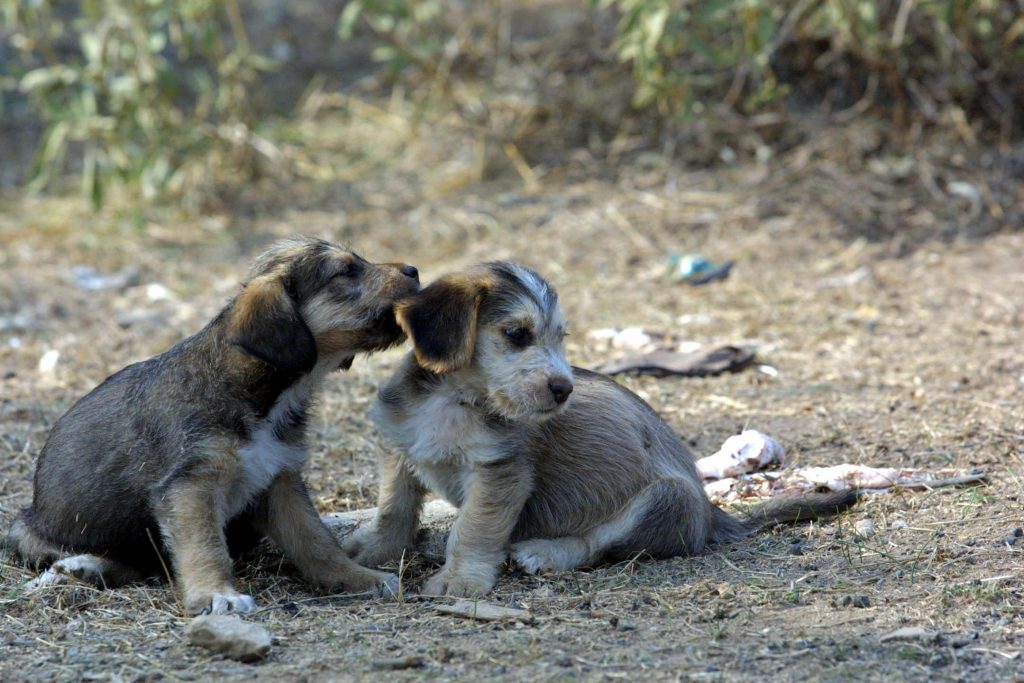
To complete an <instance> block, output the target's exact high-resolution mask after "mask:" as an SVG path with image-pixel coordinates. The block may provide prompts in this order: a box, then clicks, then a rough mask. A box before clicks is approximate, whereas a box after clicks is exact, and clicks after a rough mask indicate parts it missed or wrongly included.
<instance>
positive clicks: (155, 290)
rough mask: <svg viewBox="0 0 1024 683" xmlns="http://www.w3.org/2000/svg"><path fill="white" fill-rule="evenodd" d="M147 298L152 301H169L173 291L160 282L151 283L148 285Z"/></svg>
mask: <svg viewBox="0 0 1024 683" xmlns="http://www.w3.org/2000/svg"><path fill="white" fill-rule="evenodd" d="M146 298H147V299H149V300H150V301H154V302H155V301H167V300H168V299H170V298H171V290H169V289H167V288H166V287H164V286H163V285H162V284H160V283H159V282H151V283H150V284H148V285H146Z"/></svg>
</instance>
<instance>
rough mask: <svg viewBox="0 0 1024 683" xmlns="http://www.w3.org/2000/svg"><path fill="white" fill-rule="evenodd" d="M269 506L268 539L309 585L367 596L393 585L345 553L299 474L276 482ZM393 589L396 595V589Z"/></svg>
mask: <svg viewBox="0 0 1024 683" xmlns="http://www.w3.org/2000/svg"><path fill="white" fill-rule="evenodd" d="M267 506H268V510H267V517H266V523H265V531H266V534H267V536H269V537H270V538H271V539H272V540H273V541H274V542H275V543H276V544H277V545H278V546H279V547H280V548H281V549H282V550H283V551H284V553H285V555H286V556H288V557H289V558H290V559H291V560H292V562H294V563H295V565H296V566H297V567H298V568H299V571H301V572H302V575H303V576H304V577H305V578H306V580H307V581H309V582H310V583H312V584H314V585H317V586H320V587H321V588H324V589H327V590H332V591H334V590H344V591H350V592H366V591H376V590H377V588H378V587H379V586H381V585H382V584H385V583H387V582H389V581H391V577H390V575H388V574H385V573H384V572H378V571H373V570H371V569H367V568H365V567H361V566H359V565H358V564H356V563H355V562H354V561H352V560H351V559H350V558H349V556H348V555H346V554H345V553H344V552H343V551H342V549H341V547H340V546H339V545H338V542H337V541H336V540H335V538H334V536H333V535H332V534H331V532H330V531H329V530H328V529H327V527H326V526H324V523H323V522H322V521H321V520H320V516H319V515H318V514H317V512H316V508H314V507H313V504H312V502H311V501H310V499H309V495H308V493H307V492H306V486H305V484H304V483H303V481H302V478H301V477H300V476H299V475H298V474H297V473H294V472H285V473H283V474H281V475H280V476H278V477H277V479H275V480H274V483H273V484H271V487H270V490H269V492H268V501H267ZM392 588H393V590H394V591H397V585H394V586H392Z"/></svg>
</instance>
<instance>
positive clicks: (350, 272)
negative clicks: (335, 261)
mask: <svg viewBox="0 0 1024 683" xmlns="http://www.w3.org/2000/svg"><path fill="white" fill-rule="evenodd" d="M357 275H359V265H358V264H356V263H354V262H351V261H350V262H349V263H346V264H345V265H343V266H342V267H341V269H340V270H339V271H338V272H337V273H335V274H334V277H355V276H357Z"/></svg>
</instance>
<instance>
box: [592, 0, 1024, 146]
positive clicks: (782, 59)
mask: <svg viewBox="0 0 1024 683" xmlns="http://www.w3.org/2000/svg"><path fill="white" fill-rule="evenodd" d="M593 2H594V4H595V5H597V6H599V7H610V8H614V9H615V10H616V11H617V12H618V13H619V15H620V17H621V18H620V20H619V23H618V28H617V37H616V40H615V49H616V51H617V53H618V55H619V57H620V58H621V59H622V60H623V61H625V62H628V63H629V64H631V65H632V69H633V74H634V77H635V79H636V84H637V88H636V91H635V95H634V98H633V102H634V104H635V105H636V106H638V107H641V108H642V107H648V106H655V107H657V108H658V109H659V110H660V111H661V112H663V113H665V114H677V115H682V116H692V115H693V114H694V113H700V112H701V111H704V110H705V109H706V107H707V105H708V104H709V103H712V102H724V103H725V104H726V105H728V106H730V107H732V108H734V109H736V110H738V111H740V112H741V113H746V114H752V113H757V112H759V111H762V110H764V109H766V108H773V107H780V106H781V105H782V104H784V103H785V101H786V98H787V95H791V94H799V95H801V99H803V100H807V99H813V98H814V97H815V95H817V96H819V97H820V95H821V94H823V93H827V92H829V91H830V89H832V88H833V87H834V86H836V85H837V83H838V82H840V81H841V82H842V86H843V88H844V89H845V91H846V92H845V97H843V96H842V95H840V101H839V102H834V103H833V104H839V105H844V104H845V105H851V104H854V103H851V102H849V101H846V102H843V101H842V100H843V99H848V98H849V97H850V96H851V95H853V93H856V95H855V96H856V97H857V98H858V102H857V104H859V106H860V107H861V108H862V109H864V108H867V107H868V106H870V105H873V104H884V105H888V107H889V111H890V112H891V114H892V115H893V117H894V118H896V119H897V120H898V122H900V123H907V122H908V121H909V119H910V118H911V117H912V116H913V115H914V114H919V115H921V116H923V117H924V118H925V119H927V120H930V121H935V120H937V119H939V118H940V117H942V116H949V115H951V116H953V117H954V118H956V117H959V116H961V115H962V114H963V113H964V112H966V113H967V115H971V116H980V117H982V118H986V119H988V120H990V121H993V122H995V123H996V124H998V126H1000V128H1001V129H1002V131H1003V132H1004V134H1009V132H1010V131H1009V129H1010V127H1011V126H1013V125H1014V124H1016V125H1018V126H1019V124H1020V121H1019V120H1018V121H1014V120H1013V119H1014V117H1015V116H1018V114H1017V112H1016V111H1015V108H1019V107H1020V106H1021V105H1022V104H1024V85H1022V80H1024V79H1021V74H1022V73H1024V40H1022V36H1024V2H1021V1H1020V0H1010V1H1007V0H797V1H796V2H791V3H781V2H775V1H774V0H708V1H706V2H691V1H689V0H593ZM790 102H791V103H792V100H790ZM958 112H959V113H958Z"/></svg>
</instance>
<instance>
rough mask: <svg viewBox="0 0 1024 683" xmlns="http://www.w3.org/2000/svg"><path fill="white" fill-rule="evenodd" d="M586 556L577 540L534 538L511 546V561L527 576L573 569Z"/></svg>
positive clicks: (583, 561) (585, 549) (583, 544)
mask: <svg viewBox="0 0 1024 683" xmlns="http://www.w3.org/2000/svg"><path fill="white" fill-rule="evenodd" d="M586 556H587V548H586V544H585V543H583V540H582V539H577V538H534V539H530V540H528V541H520V542H519V543H515V544H513V545H512V560H513V561H514V562H515V563H516V564H517V565H519V567H520V568H521V569H522V570H523V571H524V572H526V573H527V574H539V573H541V572H564V571H568V570H570V569H575V568H576V567H579V566H580V565H582V564H584V563H585V561H586Z"/></svg>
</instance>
